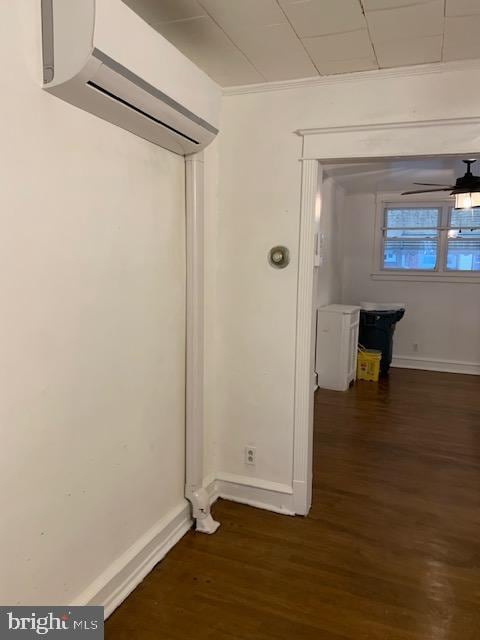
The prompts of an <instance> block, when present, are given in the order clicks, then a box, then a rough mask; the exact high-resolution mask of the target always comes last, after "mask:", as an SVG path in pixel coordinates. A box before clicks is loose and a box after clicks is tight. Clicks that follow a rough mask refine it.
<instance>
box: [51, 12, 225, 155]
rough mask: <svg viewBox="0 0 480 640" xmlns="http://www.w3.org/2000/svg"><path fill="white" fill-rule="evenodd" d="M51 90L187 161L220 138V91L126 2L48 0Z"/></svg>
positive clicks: (63, 98)
mask: <svg viewBox="0 0 480 640" xmlns="http://www.w3.org/2000/svg"><path fill="white" fill-rule="evenodd" d="M41 8H42V48H43V82H44V84H43V88H44V89H46V90H47V91H49V92H50V93H53V94H55V95H56V96H58V97H59V98H62V100H65V101H66V102H69V103H71V104H73V105H75V106H77V107H80V108H81V109H84V110H85V111H89V112H90V113H93V114H95V115H97V116H99V117H100V118H103V119H104V120H108V121H109V122H112V123H113V124H116V125H118V126H119V127H122V128H123V129H127V130H128V131H131V132H132V133H134V134H136V135H138V136H140V137H142V138H145V139H146V140H149V141H151V142H153V143H154V144H157V145H159V146H161V147H165V148H167V149H170V150H171V151H174V152H175V153H178V154H181V155H185V154H188V153H195V152H197V151H200V150H201V149H203V148H204V147H206V146H207V145H208V144H209V143H210V142H211V141H212V140H213V138H214V137H215V136H216V134H217V133H218V126H219V125H218V119H219V111H220V88H219V87H218V85H216V84H215V82H213V80H211V79H210V78H209V77H208V76H207V75H206V74H205V73H203V71H201V70H200V69H198V67H196V66H195V65H194V64H193V63H192V62H190V60H188V59H187V58H186V57H185V56H184V55H183V54H182V53H180V52H179V51H178V50H177V49H176V48H175V47H174V46H173V45H171V44H170V43H169V42H168V41H167V40H165V38H163V36H161V35H160V34H159V33H157V32H156V31H155V30H154V29H152V28H151V27H150V26H149V25H147V24H146V23H145V22H144V21H143V20H142V19H141V18H140V17H139V16H137V15H136V14H135V13H134V12H133V11H132V10H131V9H130V8H129V7H127V6H126V5H125V4H124V3H123V2H122V1H121V0H42V3H41Z"/></svg>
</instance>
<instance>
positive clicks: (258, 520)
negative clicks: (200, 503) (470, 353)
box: [106, 369, 480, 640]
mask: <svg viewBox="0 0 480 640" xmlns="http://www.w3.org/2000/svg"><path fill="white" fill-rule="evenodd" d="M214 511H215V517H216V518H218V520H220V522H221V523H222V526H221V528H220V529H219V530H218V532H217V533H216V534H215V535H214V536H205V535H200V534H195V533H193V532H189V533H188V534H187V535H186V536H185V537H184V538H183V539H182V540H181V542H180V543H179V544H178V545H177V546H176V547H175V548H174V549H173V550H172V551H171V552H170V553H169V554H168V556H167V557H166V558H165V559H164V560H163V561H162V562H161V563H160V564H158V565H157V566H156V567H155V569H154V570H153V571H152V572H151V573H150V575H149V576H148V577H147V578H146V579H145V580H144V581H143V582H142V584H141V585H139V587H138V588H137V589H136V590H135V591H134V592H133V594H131V596H130V597H129V598H128V599H127V600H126V601H125V602H124V604H123V605H122V606H121V607H120V608H119V609H117V611H116V612H115V613H114V614H113V615H112V616H111V617H110V619H109V620H108V621H107V624H106V638H107V640H109V639H110V640H114V639H115V640H127V639H128V640H153V639H154V638H155V639H162V640H187V639H189V640H190V638H192V637H193V638H195V639H196V640H204V639H205V640H206V639H215V640H244V639H251V640H283V639H287V638H294V639H298V640H314V639H315V640H364V639H365V640H367V639H368V640H479V639H480V613H479V605H480V378H478V377H476V376H463V375H454V374H443V373H433V372H422V371H409V370H406V369H394V370H392V372H391V374H390V376H389V378H387V379H385V380H382V381H381V383H380V384H378V385H377V384H374V383H365V382H364V383H358V384H357V385H355V386H354V387H353V388H352V389H350V390H349V391H348V392H346V393H338V392H333V391H331V392H330V391H324V390H320V391H318V392H317V394H316V398H315V449H314V501H313V506H312V510H311V513H310V515H309V516H308V517H307V518H291V517H287V516H281V515H278V514H274V513H271V512H267V511H261V510H258V509H254V508H251V507H247V506H244V505H239V504H235V503H232V502H225V501H219V502H218V503H217V504H216V505H215V509H214Z"/></svg>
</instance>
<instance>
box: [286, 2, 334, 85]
mask: <svg viewBox="0 0 480 640" xmlns="http://www.w3.org/2000/svg"><path fill="white" fill-rule="evenodd" d="M275 1H276V3H277V4H278V7H279V9H280V11H281V12H282V13H283V15H284V16H285V20H286V21H287V22H288V24H289V25H290V28H291V29H292V31H293V33H294V34H295V37H296V38H297V40H298V41H299V42H300V44H301V46H302V47H303V50H304V51H305V53H306V54H307V56H308V58H309V60H310V62H311V63H312V64H313V66H314V67H315V69H316V70H317V73H318V75H319V76H321V75H323V74H322V73H320V69H319V68H318V67H317V65H316V64H315V61H314V59H313V58H312V56H311V55H310V53H309V51H308V49H307V47H306V46H305V45H304V43H303V40H302V38H300V36H299V35H298V33H297V32H296V30H295V27H294V26H293V24H292V22H291V21H290V18H289V17H288V15H287V14H286V13H285V11H284V9H283V7H282V5H281V4H280V2H279V1H278V0H275Z"/></svg>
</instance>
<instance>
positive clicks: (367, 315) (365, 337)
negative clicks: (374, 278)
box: [358, 309, 405, 375]
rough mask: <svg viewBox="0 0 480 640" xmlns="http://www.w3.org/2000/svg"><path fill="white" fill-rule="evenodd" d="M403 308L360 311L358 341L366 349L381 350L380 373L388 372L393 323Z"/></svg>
mask: <svg viewBox="0 0 480 640" xmlns="http://www.w3.org/2000/svg"><path fill="white" fill-rule="evenodd" d="M404 313H405V309H392V310H388V311H366V310H364V309H361V311H360V330H359V334H358V341H359V343H360V344H361V345H362V346H363V347H365V348H366V349H377V350H378V351H381V352H382V360H381V361H380V374H381V375H385V374H387V373H388V370H389V368H390V365H391V363H392V352H393V334H394V332H395V325H396V324H397V322H398V321H399V320H401V319H402V318H403V315H404Z"/></svg>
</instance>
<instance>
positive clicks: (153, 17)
mask: <svg viewBox="0 0 480 640" xmlns="http://www.w3.org/2000/svg"><path fill="white" fill-rule="evenodd" d="M123 1H124V2H125V4H127V5H128V6H129V7H130V8H131V9H133V10H134V11H135V13H138V15H139V16H141V17H142V18H143V19H144V20H145V21H146V22H148V24H151V25H152V26H156V25H158V24H160V23H161V22H169V21H171V20H185V19H187V18H198V17H199V16H204V15H205V11H204V10H203V9H202V8H201V6H200V5H199V4H198V2H197V0H162V1H161V2H158V1H157V2H155V1H154V0H123Z"/></svg>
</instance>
